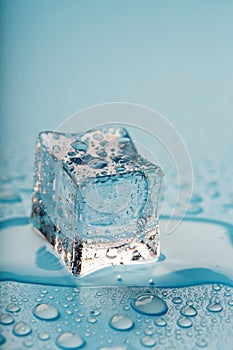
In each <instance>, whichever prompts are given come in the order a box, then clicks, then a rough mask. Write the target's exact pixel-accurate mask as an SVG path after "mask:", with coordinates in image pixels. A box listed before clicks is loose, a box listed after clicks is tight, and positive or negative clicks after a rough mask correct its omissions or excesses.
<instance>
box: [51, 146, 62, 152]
mask: <svg viewBox="0 0 233 350" xmlns="http://www.w3.org/2000/svg"><path fill="white" fill-rule="evenodd" d="M53 152H54V153H60V152H61V147H60V146H58V145H54V146H53Z"/></svg>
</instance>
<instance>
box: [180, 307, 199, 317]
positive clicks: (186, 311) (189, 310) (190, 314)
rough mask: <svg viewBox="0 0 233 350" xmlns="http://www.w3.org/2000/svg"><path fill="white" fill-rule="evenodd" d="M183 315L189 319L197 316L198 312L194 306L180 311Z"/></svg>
mask: <svg viewBox="0 0 233 350" xmlns="http://www.w3.org/2000/svg"><path fill="white" fill-rule="evenodd" d="M180 313H181V315H184V316H188V317H194V316H196V315H197V310H196V309H195V308H194V307H193V306H189V305H186V306H183V307H182V308H181V310H180Z"/></svg>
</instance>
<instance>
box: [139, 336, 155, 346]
mask: <svg viewBox="0 0 233 350" xmlns="http://www.w3.org/2000/svg"><path fill="white" fill-rule="evenodd" d="M140 342H141V344H142V345H143V346H146V347H147V348H151V347H152V346H155V344H156V341H155V338H154V337H151V336H145V337H142V338H141V340H140Z"/></svg>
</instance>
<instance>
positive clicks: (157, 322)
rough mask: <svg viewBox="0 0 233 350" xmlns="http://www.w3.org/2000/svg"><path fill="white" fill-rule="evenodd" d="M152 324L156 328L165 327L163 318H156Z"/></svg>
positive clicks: (165, 323)
mask: <svg viewBox="0 0 233 350" xmlns="http://www.w3.org/2000/svg"><path fill="white" fill-rule="evenodd" d="M154 324H155V325H156V326H158V327H165V326H166V325H167V322H166V320H165V319H164V318H163V317H158V318H156V319H155V320H154Z"/></svg>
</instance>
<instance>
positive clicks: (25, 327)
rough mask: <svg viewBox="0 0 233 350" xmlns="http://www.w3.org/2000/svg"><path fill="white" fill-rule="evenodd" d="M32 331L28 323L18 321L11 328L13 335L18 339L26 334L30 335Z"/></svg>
mask: <svg viewBox="0 0 233 350" xmlns="http://www.w3.org/2000/svg"><path fill="white" fill-rule="evenodd" d="M31 331H32V329H31V327H30V326H29V324H28V323H26V322H23V321H20V322H18V323H16V324H15V326H14V328H13V333H14V334H15V335H17V336H18V337H24V336H26V335H28V334H30V333H31Z"/></svg>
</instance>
